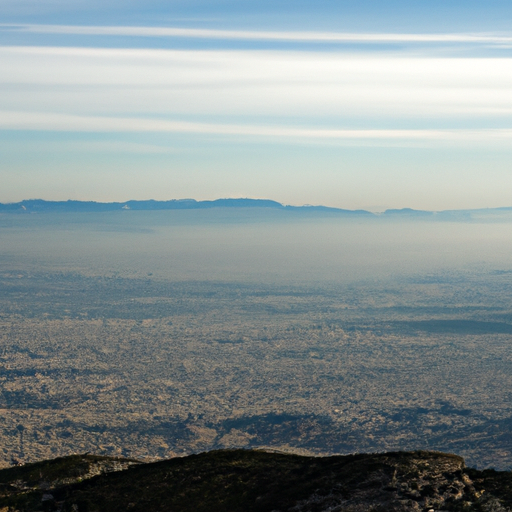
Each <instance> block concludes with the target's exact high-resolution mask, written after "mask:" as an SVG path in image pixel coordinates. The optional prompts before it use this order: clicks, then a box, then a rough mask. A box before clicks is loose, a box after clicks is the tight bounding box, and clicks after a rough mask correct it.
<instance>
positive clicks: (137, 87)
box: [0, 47, 512, 126]
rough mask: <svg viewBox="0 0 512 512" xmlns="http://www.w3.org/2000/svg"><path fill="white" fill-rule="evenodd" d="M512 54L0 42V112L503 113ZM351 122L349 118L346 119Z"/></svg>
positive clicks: (387, 117)
mask: <svg viewBox="0 0 512 512" xmlns="http://www.w3.org/2000/svg"><path fill="white" fill-rule="evenodd" d="M511 64H512V59H507V58H501V59H497V58H444V59H442V58H426V57H423V58H412V57H407V58H405V57H396V56H390V55H380V56H375V55H371V54H366V55H365V54H362V55H361V54H357V55H354V54H347V53H323V52H319V53H315V52H275V51H274V52H273V51H192V50H187V51H176V50H173V51H170V50H169V51H168V50H140V49H139V50H133V49H87V48H47V47H0V69H2V74H1V76H0V92H1V94H0V109H2V110H17V111H30V112H33V111H47V112H60V113H63V114H64V113H65V114H75V115H100V116H101V115H107V116H130V115H143V116H144V115H145V116H152V115H163V116H181V117H183V116H194V117H196V118H197V117H198V116H199V117H201V118H203V119H205V120H208V119H209V117H210V116H216V117H219V116H231V117H239V118H242V117H244V118H247V117H253V118H262V117H265V116H267V117H273V118H278V117H288V118H295V119H297V118H299V119H301V122H302V123H305V124H308V123H310V124H311V123H313V124H314V123H316V122H318V121H319V120H321V122H322V123H324V122H328V123H331V124H332V125H334V126H347V123H348V126H350V122H353V120H354V119H362V120H364V119H371V120H372V122H375V121H376V120H377V121H379V120H380V121H384V122H387V123H389V122H390V121H393V120H397V119H408V120H415V122H417V120H418V119H420V118H423V119H429V120H434V121H436V120H439V119H444V120H446V119H449V120H451V121H453V120H457V119H463V120H465V122H466V121H467V120H468V119H471V118H473V117H475V116H486V117H487V118H491V119H492V118H498V117H499V118H502V119H506V118H507V117H509V116H510V115H511V114H512V95H511V94H510V91H511V90H512V65H511ZM347 120H348V121H347Z"/></svg>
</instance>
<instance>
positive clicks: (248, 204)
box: [0, 198, 373, 216]
mask: <svg viewBox="0 0 512 512" xmlns="http://www.w3.org/2000/svg"><path fill="white" fill-rule="evenodd" d="M209 208H272V209H275V210H287V211H304V212H323V213H335V214H344V215H345V214H347V215H370V216H373V214H372V213H370V212H367V211H365V210H344V209H341V208H329V207H327V206H284V205H282V204H281V203H278V202H277V201H272V200H270V199H249V198H239V199H215V200H213V201H196V200H195V199H171V200H169V201H156V200H154V199H149V200H147V201H135V200H130V201H126V202H123V203H120V202H114V203H98V202H96V201H72V200H68V201H45V200H44V199H28V200H24V201H20V202H19V203H0V212H2V213H43V212H63V213H64V212H70V213H71V212H72V213H75V212H110V211H120V210H202V209H209Z"/></svg>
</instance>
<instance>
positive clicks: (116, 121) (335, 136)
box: [0, 111, 512, 145]
mask: <svg viewBox="0 0 512 512" xmlns="http://www.w3.org/2000/svg"><path fill="white" fill-rule="evenodd" d="M0 129H4V130H42V131H78V132H119V133H122V132H154V133H156V132H161V133H184V134H201V135H223V136H238V137H240V136H241V137H251V138H255V137H256V138H261V137H263V138H272V139H273V138H276V137H277V138H281V139H296V140H299V141H300V140H306V139H317V140H339V141H347V140H354V141H358V140H359V141H361V140H363V141H390V142H396V141H405V142H410V141H412V142H419V143H425V142H433V143H436V142H440V143H471V144H475V143H479V142H480V143H482V142H483V143H488V142H505V143H507V144H508V145H512V129H493V130H414V129H413V130H375V129H371V130H364V129H363V130H340V129H325V128H324V129H322V128H297V127H290V126H269V125H267V126H258V125H246V124H218V123H194V122H184V121H169V120H161V119H148V118H126V117H125V118H121V117H93V116H89V117H86V116H73V115H66V114H55V113H40V112H9V111H2V112H0Z"/></svg>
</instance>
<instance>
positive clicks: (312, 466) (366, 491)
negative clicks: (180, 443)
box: [0, 450, 512, 512]
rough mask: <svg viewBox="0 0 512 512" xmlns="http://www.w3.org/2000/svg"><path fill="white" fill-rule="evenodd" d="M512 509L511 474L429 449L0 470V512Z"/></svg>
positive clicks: (82, 458)
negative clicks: (473, 466) (474, 465)
mask: <svg viewBox="0 0 512 512" xmlns="http://www.w3.org/2000/svg"><path fill="white" fill-rule="evenodd" d="M431 509H433V510H447V511H448V510H453V511H465V510H468V511H470V510H475V511H489V512H491V511H493V512H498V511H507V510H512V473H510V472H496V471H493V470H486V471H477V470H474V469H468V468H465V466H464V460H463V459H462V458H461V457H458V456H456V455H450V454H443V453H436V452H395V453H386V454H376V455H372V454H369V455H349V456H336V457H302V456H297V455H286V454H276V453H268V452H261V451H250V450H226V451H214V452H208V453H202V454H199V455H191V456H188V457H183V458H175V459H170V460H165V461H161V462H156V463H150V464H141V463H137V462H136V461H133V460H128V459H117V458H108V457H98V456H92V455H74V456H70V457H65V458H60V459H55V460H51V461H44V462H39V463H36V464H27V465H25V466H21V467H13V468H10V469H4V470H2V471H0V511H2V512H7V511H27V512H28V511H37V510H47V511H50V510H55V511H56V510H61V511H73V512H77V511H78V512H92V511H105V512H106V511H109V512H115V511H125V510H131V511H134V512H135V511H176V512H178V511H180V512H181V511H183V512H188V511H190V512H192V511H193V512H203V511H204V512H206V511H208V512H213V511H219V512H220V511H222V512H231V511H232V512H235V511H236V512H250V511H255V512H256V511H258V512H264V511H268V512H271V511H274V512H277V511H282V512H285V511H290V512H292V511H293V512H321V511H325V512H327V511H329V512H342V511H347V512H348V511H353V512H356V511H361V512H362V511H415V510H416V511H423V510H425V511H426V510H431Z"/></svg>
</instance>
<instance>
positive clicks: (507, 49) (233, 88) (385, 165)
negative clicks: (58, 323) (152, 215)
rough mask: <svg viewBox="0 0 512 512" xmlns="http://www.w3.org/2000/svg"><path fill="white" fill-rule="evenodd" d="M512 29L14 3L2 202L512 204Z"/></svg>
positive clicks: (4, 92) (446, 21)
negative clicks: (234, 200)
mask: <svg viewBox="0 0 512 512" xmlns="http://www.w3.org/2000/svg"><path fill="white" fill-rule="evenodd" d="M511 15H512V4H510V2H496V1H489V2H472V1H465V2H458V1H454V2H450V1H446V0H445V1H430V2H426V1H421V2H383V1H379V2H378V1H367V2H326V1H324V2H315V3H313V2H287V1H281V2H275V1H274V2H261V1H257V2H241V1H238V2H235V1H226V2H203V1H197V2H194V1H187V2H181V1H176V2H172V1H171V2H159V1H150V2H144V3H142V2H130V1H124V2H116V1H110V2H105V1H103V2H99V1H95V0H92V1H88V2H85V1H84V2H79V1H69V0H68V1H61V0H54V1H52V2H45V1H38V2H36V1H32V0H8V1H3V0H0V69H1V70H2V73H1V74H0V92H1V94H0V178H1V180H2V187H1V189H0V201H2V202H9V201H18V200H21V199H27V198H35V197H41V198H45V199H68V198H72V199H93V200H99V201H114V200H116V201H124V200H127V199H147V198H155V199H171V198H182V197H195V198H197V199H207V198H209V199H212V198H217V197H265V198H272V199H276V200H278V201H281V202H284V203H287V204H305V203H308V204H326V205H330V206H338V207H344V208H368V209H372V210H376V211H378V210H381V209H385V208H390V207H396V208H399V207H413V208H420V209H421V208H425V209H434V210H439V209H450V208H480V207H494V206H507V205H512V200H511V199H510V197H509V193H508V191H509V190H510V189H511V187H512V165H511V162H512V158H511V156H512V122H511V121H512V93H511V92H512V30H510V28H509V27H510V25H511V23H510V22H511V18H512V16H511Z"/></svg>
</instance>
